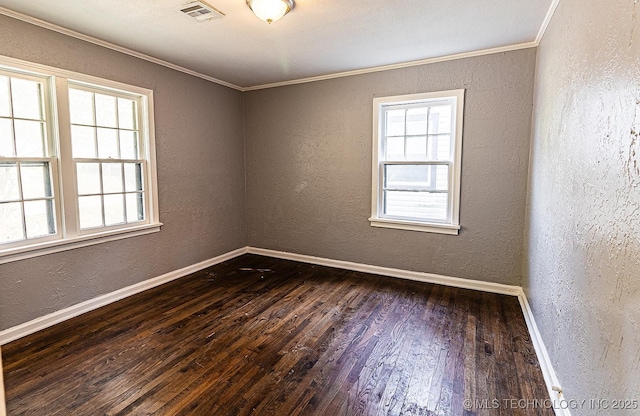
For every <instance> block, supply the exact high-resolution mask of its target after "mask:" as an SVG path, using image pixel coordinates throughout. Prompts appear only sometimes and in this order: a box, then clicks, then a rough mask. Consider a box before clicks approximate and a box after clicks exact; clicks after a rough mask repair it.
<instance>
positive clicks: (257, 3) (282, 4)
mask: <svg viewBox="0 0 640 416" xmlns="http://www.w3.org/2000/svg"><path fill="white" fill-rule="evenodd" d="M247 5H248V6H249V8H250V9H251V10H252V11H253V13H254V14H255V15H256V16H258V18H259V19H261V20H264V21H265V22H267V23H269V24H271V23H273V22H275V21H276V20H280V19H281V18H282V16H284V15H285V14H287V13H289V11H290V10H291V9H293V0H247Z"/></svg>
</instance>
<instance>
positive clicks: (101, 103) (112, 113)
mask: <svg viewBox="0 0 640 416" xmlns="http://www.w3.org/2000/svg"><path fill="white" fill-rule="evenodd" d="M95 100H96V125H97V126H102V127H118V125H117V123H116V97H112V96H109V95H104V94H96V96H95Z"/></svg>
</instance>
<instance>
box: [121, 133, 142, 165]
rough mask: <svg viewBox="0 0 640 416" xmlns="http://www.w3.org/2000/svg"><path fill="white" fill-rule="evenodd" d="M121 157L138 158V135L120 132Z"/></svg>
mask: <svg viewBox="0 0 640 416" xmlns="http://www.w3.org/2000/svg"><path fill="white" fill-rule="evenodd" d="M120 157H121V158H122V159H137V158H138V133H136V132H134V131H127V130H120Z"/></svg>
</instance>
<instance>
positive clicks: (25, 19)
mask: <svg viewBox="0 0 640 416" xmlns="http://www.w3.org/2000/svg"><path fill="white" fill-rule="evenodd" d="M0 14H3V15H5V16H8V17H12V18H14V19H17V20H21V21H23V22H26V23H30V24H32V25H35V26H39V27H42V28H44V29H48V30H52V31H54V32H58V33H62V34H63V35H67V36H70V37H72V38H76V39H80V40H83V41H85V42H89V43H93V44H94V45H98V46H102V47H104V48H107V49H111V50H114V51H116V52H121V53H124V54H126V55H129V56H133V57H135V58H139V59H143V60H145V61H148V62H152V63H154V64H158V65H162V66H164V67H167V68H170V69H173V70H175V71H179V72H183V73H185V74H188V75H193V76H194V77H198V78H202V79H204V80H207V81H211V82H213V83H216V84H219V85H222V86H225V87H229V88H232V89H234V90H238V91H242V90H243V89H242V87H239V86H237V85H234V84H231V83H230V82H226V81H222V80H220V79H217V78H214V77H210V76H208V75H205V74H202V73H200V72H196V71H193V70H191V69H188V68H185V67H182V66H180V65H176V64H172V63H171V62H167V61H164V60H162V59H159V58H154V57H153V56H150V55H147V54H144V53H141V52H137V51H134V50H132V49H129V48H125V47H124V46H119V45H116V44H114V43H111V42H107V41H105V40H102V39H98V38H95V37H93V36H89V35H85V34H84V33H80V32H76V31H75V30H71V29H67V28H65V27H62V26H59V25H56V24H54V23H50V22H46V21H44V20H40V19H37V18H35V17H32V16H29V15H26V14H24V13H20V12H16V11H14V10H10V9H7V8H6V7H0Z"/></svg>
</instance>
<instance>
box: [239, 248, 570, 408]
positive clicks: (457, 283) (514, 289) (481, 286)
mask: <svg viewBox="0 0 640 416" xmlns="http://www.w3.org/2000/svg"><path fill="white" fill-rule="evenodd" d="M248 252H249V253H250V254H257V255H261V256H267V257H275V258H279V259H285V260H293V261H299V262H302V263H311V264H317V265H321V266H328V267H336V268H339V269H347V270H354V271H358V272H364V273H371V274H378V275H383V276H390V277H396V278H400V279H408V280H416V281H419V282H426V283H435V284H439V285H444V286H452V287H458V288H463V289H472V290H478V291H481V292H490V293H497V294H501V295H511V296H517V297H518V300H519V302H520V307H521V308H522V313H523V315H524V319H525V322H526V324H527V329H528V330H529V334H530V335H531V341H532V343H533V347H534V349H535V351H536V355H537V357H538V362H539V363H540V369H541V370H542V375H543V377H544V381H545V384H546V387H547V391H548V393H549V398H550V399H551V401H552V403H553V408H554V411H555V414H556V416H571V413H570V412H569V410H568V409H566V407H567V404H568V403H567V400H566V398H564V396H562V394H561V393H560V394H559V393H558V392H557V391H556V390H554V387H558V388H559V386H560V382H559V381H558V377H557V376H556V373H555V371H554V369H553V366H552V365H551V360H550V359H549V354H547V349H546V348H545V346H544V342H543V341H542V337H541V336H540V332H539V331H538V327H537V325H536V322H535V318H534V316H533V312H532V311H531V308H530V307H529V302H528V301H527V297H526V295H525V293H524V291H523V290H522V287H520V286H511V285H504V284H500V283H492V282H483V281H480V280H470V279H462V278H459V277H450V276H442V275H438V274H432V273H422V272H414V271H408V270H401V269H392V268H388V267H380V266H372V265H369V264H362V263H353V262H349V261H342V260H333V259H327V258H322V257H314V256H307V255H304V254H295V253H288V252H284V251H276V250H268V249H264V248H256V247H248Z"/></svg>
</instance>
